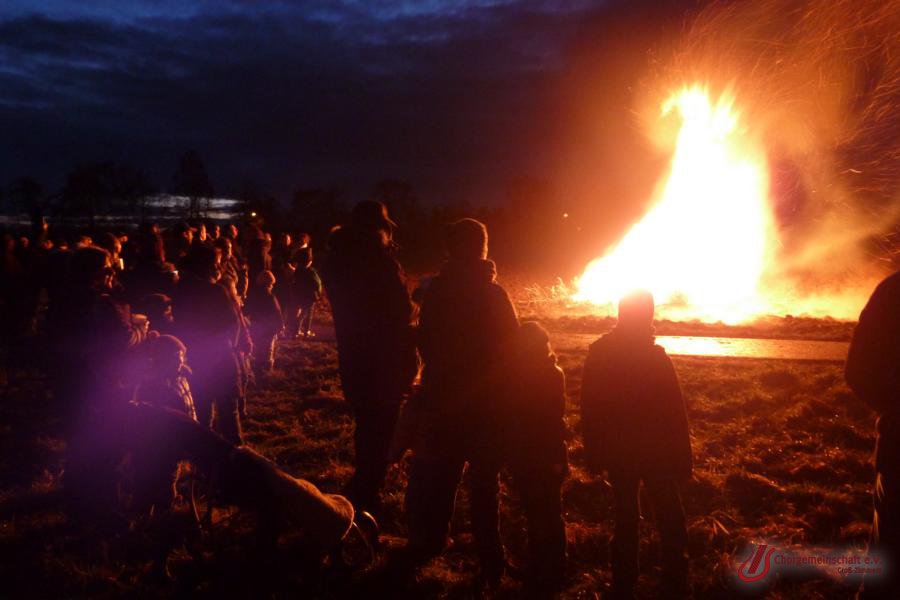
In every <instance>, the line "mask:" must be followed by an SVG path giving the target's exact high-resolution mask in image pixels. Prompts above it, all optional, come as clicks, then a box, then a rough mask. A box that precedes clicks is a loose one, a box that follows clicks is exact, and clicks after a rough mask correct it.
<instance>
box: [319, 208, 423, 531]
mask: <svg viewBox="0 0 900 600" xmlns="http://www.w3.org/2000/svg"><path fill="white" fill-rule="evenodd" d="M394 227H395V225H394V223H393V221H391V220H390V218H389V217H388V213H387V209H386V208H385V206H384V205H383V204H381V203H380V202H375V201H365V202H360V203H359V204H357V205H356V207H355V208H354V209H353V213H352V218H351V222H350V223H349V224H348V225H344V226H340V227H337V228H335V229H334V230H333V231H332V233H331V236H330V238H329V243H328V245H329V252H328V256H327V258H326V260H325V265H324V268H323V270H322V278H323V280H324V283H325V291H326V293H327V294H328V300H329V302H330V303H331V309H332V314H333V317H334V331H335V337H336V338H337V347H338V370H339V373H340V376H341V388H342V389H343V393H344V398H345V399H346V400H347V402H348V403H349V404H350V406H351V408H352V409H353V416H354V420H355V425H356V427H355V430H354V433H353V441H354V454H355V458H354V460H355V471H354V473H353V477H352V479H351V480H350V483H349V485H348V487H347V490H346V493H347V496H348V497H349V498H350V500H351V501H352V502H353V505H354V506H355V507H356V508H357V510H362V511H368V512H370V513H372V514H374V515H376V516H378V513H379V510H380V506H381V501H380V493H381V488H382V486H383V485H384V478H385V475H386V473H387V468H388V465H389V452H390V445H391V439H392V438H393V434H394V428H395V427H396V424H397V416H398V413H399V409H400V404H401V402H402V399H403V398H404V396H405V395H407V394H408V393H409V391H410V389H411V387H412V382H413V379H414V378H415V376H416V374H417V372H418V358H417V356H416V348H415V342H414V340H413V335H412V327H411V324H412V322H413V318H414V314H413V305H412V302H411V301H410V299H409V291H408V290H407V287H406V281H405V276H404V273H403V269H402V268H401V266H400V263H399V262H397V259H396V258H395V257H394V252H393V243H392V233H393V229H394Z"/></svg>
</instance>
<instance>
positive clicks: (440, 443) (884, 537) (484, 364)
mask: <svg viewBox="0 0 900 600" xmlns="http://www.w3.org/2000/svg"><path fill="white" fill-rule="evenodd" d="M395 229H396V224H395V223H394V222H393V221H391V219H390V216H389V214H388V211H387V209H386V208H385V207H384V206H383V205H382V204H380V203H378V202H373V201H366V202H361V203H360V204H358V205H357V206H356V207H355V208H354V210H353V212H352V214H351V218H350V220H349V222H348V223H345V224H342V225H339V226H336V227H335V228H334V229H333V230H332V232H331V234H330V236H329V239H328V240H327V252H326V254H325V255H324V260H322V261H320V262H319V263H318V267H319V268H318V269H317V268H314V267H313V254H312V249H311V240H310V238H309V236H308V235H305V234H302V233H301V234H299V235H296V236H292V235H290V234H288V233H282V234H280V235H278V236H275V237H273V236H272V235H270V234H269V233H266V232H264V231H263V230H262V229H260V228H259V227H257V226H254V225H248V226H245V227H243V228H241V229H239V228H238V227H236V226H234V225H229V226H227V227H220V226H219V225H218V224H214V223H204V222H198V223H192V224H181V225H178V226H175V227H172V228H171V229H170V230H168V231H167V232H165V235H164V234H163V233H162V232H161V231H160V230H159V229H158V228H157V227H156V226H154V225H142V226H141V227H140V228H139V229H138V231H137V232H136V233H134V234H133V235H127V236H126V235H114V234H103V235H100V236H97V237H96V239H92V238H90V237H87V236H80V237H78V238H76V239H74V240H67V239H64V238H58V239H54V238H52V237H51V236H50V235H49V230H48V228H47V227H46V225H43V226H41V227H38V228H37V229H36V230H35V232H34V233H33V235H32V236H30V237H22V238H20V239H15V238H13V237H12V236H9V235H7V236H5V237H4V247H3V254H2V280H0V299H2V302H3V306H4V309H5V313H6V318H5V319H4V320H3V325H4V329H3V332H2V333H3V336H4V342H5V345H6V347H7V348H10V349H14V348H16V345H17V344H18V343H20V341H21V340H22V339H25V338H27V337H28V336H30V335H34V334H35V332H36V330H37V329H41V330H43V332H44V333H45V335H46V339H47V345H46V348H47V351H48V354H47V363H46V364H47V368H48V370H49V371H50V372H51V374H52V376H53V382H54V393H55V397H56V398H57V400H58V401H59V406H61V407H64V409H65V410H66V411H67V414H66V415H65V422H66V423H67V442H68V453H69V456H68V466H67V470H66V486H67V487H70V488H74V489H81V488H83V487H85V486H87V487H91V488H96V487H97V485H96V482H97V478H98V473H104V472H107V471H108V468H107V469H106V470H105V469H104V468H103V465H104V464H106V463H108V462H109V461H110V460H112V459H113V458H115V457H113V456H110V452H109V451H108V447H107V446H106V445H104V444H105V443H104V442H102V441H101V442H98V440H103V439H104V436H103V435H99V434H98V432H103V431H108V430H109V429H110V422H111V421H110V419H109V417H108V415H109V414H115V411H116V407H118V406H122V405H125V404H128V405H130V406H142V407H148V406H155V407H159V408H161V409H165V410H166V411H170V412H172V413H178V414H179V415H181V416H182V417H183V418H184V419H187V421H189V422H191V423H194V424H195V425H196V427H199V428H200V429H202V430H203V431H204V432H209V435H212V436H213V437H214V438H215V440H216V441H214V442H204V441H203V440H206V439H207V438H206V437H204V436H205V435H207V434H206V433H204V434H203V435H200V434H197V433H196V431H198V430H197V429H196V427H195V428H193V429H192V428H191V427H192V426H188V427H185V426H184V421H179V423H181V425H179V428H175V429H177V431H181V432H182V433H181V434H178V435H182V436H187V435H188V434H185V433H183V432H184V431H188V430H189V431H191V432H194V433H191V434H189V435H190V436H199V437H196V439H194V438H192V439H193V441H192V442H191V444H193V446H197V445H201V446H202V445H203V444H207V446H204V449H203V450H196V449H195V450H194V451H193V453H192V454H191V456H192V457H193V456H197V455H199V456H201V457H207V460H208V462H210V461H213V460H212V459H209V458H208V457H209V456H213V455H215V456H218V455H219V454H222V453H223V452H220V451H219V450H216V451H215V452H214V451H213V450H210V449H209V448H213V447H215V448H219V447H220V446H218V445H217V444H219V445H220V444H222V443H224V444H227V446H222V448H231V449H234V448H239V447H240V446H241V445H242V443H243V439H242V431H241V421H242V419H245V418H246V416H247V411H248V406H247V402H246V397H247V390H248V388H250V387H251V386H253V385H256V386H265V384H266V378H267V376H268V373H269V372H270V371H271V369H272V368H273V364H274V361H275V356H276V354H275V346H276V344H277V341H278V339H279V338H285V337H288V338H302V339H306V340H308V339H310V338H311V337H313V336H314V335H315V332H314V331H313V327H312V317H313V312H314V308H315V306H316V304H317V302H318V300H319V298H320V296H321V295H322V294H323V293H324V294H326V295H327V298H328V302H329V304H330V307H331V311H332V316H333V321H334V332H335V337H336V341H337V348H338V360H339V373H340V378H341V386H342V390H343V396H344V399H345V400H346V402H347V403H348V404H349V406H350V408H351V409H352V413H353V417H354V424H355V429H354V473H353V476H352V478H351V480H350V481H349V483H348V484H347V486H346V488H345V490H344V492H343V493H344V494H345V495H346V498H347V500H349V504H351V505H352V507H353V509H352V510H350V511H349V512H350V513H352V512H354V511H355V513H356V514H371V515H374V517H375V518H376V519H377V518H378V517H380V516H381V515H382V506H381V493H382V488H383V486H384V482H385V477H386V473H387V471H388V469H389V467H390V465H391V464H392V463H393V462H396V461H397V460H399V458H400V457H402V456H404V455H405V454H407V453H409V454H410V455H411V456H410V462H409V477H408V484H407V489H406V497H405V506H404V508H405V515H406V521H407V526H408V542H407V544H406V546H405V547H403V548H401V549H398V550H396V551H395V552H393V553H392V554H391V555H390V556H389V557H388V560H387V564H388V565H389V566H391V567H394V568H396V569H397V572H405V573H413V572H415V570H416V569H417V568H418V567H420V566H422V565H424V564H425V563H426V562H427V561H429V560H430V559H432V558H434V557H435V556H437V555H439V554H440V553H441V552H442V551H443V550H444V547H445V545H446V542H447V537H448V533H449V527H450V522H451V518H452V516H453V512H454V508H455V500H456V495H457V488H458V487H459V485H460V483H461V480H462V478H463V473H464V472H467V473H468V475H467V481H468V486H469V499H470V514H471V528H472V533H473V538H474V541H475V547H476V550H477V554H478V559H479V565H480V577H481V580H482V581H483V582H484V584H485V585H487V586H496V585H497V584H498V583H499V582H500V580H501V579H502V577H503V576H504V574H505V573H507V572H509V570H510V566H509V564H508V561H507V558H506V556H505V552H504V545H503V541H502V539H501V535H500V531H499V511H500V501H499V497H500V495H499V475H500V472H501V471H502V470H506V471H507V472H508V473H509V474H510V475H511V480H512V483H513V486H514V488H515V489H516V491H517V493H518V494H519V495H520V498H521V501H522V506H523V509H524V513H525V517H526V522H527V529H528V552H529V554H528V564H527V566H526V568H525V569H523V573H524V575H523V579H524V580H525V584H526V586H527V588H528V589H530V590H533V591H536V592H540V593H552V592H554V591H556V590H559V589H560V588H561V587H562V586H563V583H564V580H565V577H566V533H565V521H564V514H563V509H562V505H561V490H562V486H563V483H564V480H565V478H566V476H567V473H568V468H569V467H568V457H567V443H566V442H567V439H568V438H569V437H570V436H571V433H570V432H568V431H567V426H566V424H565V421H564V419H563V415H564V412H565V407H566V386H565V376H564V373H563V371H562V370H561V369H560V367H559V366H558V365H557V360H556V356H555V355H554V353H553V350H552V348H551V346H550V341H549V336H548V334H547V332H546V331H545V330H544V329H543V328H542V327H541V326H540V325H539V324H537V323H535V322H531V321H524V322H520V320H519V318H518V316H517V314H516V310H515V308H514V306H513V304H512V302H511V301H510V298H509V296H508V294H507V292H506V291H505V290H504V289H503V287H501V285H500V284H498V283H497V271H496V266H495V264H494V262H492V261H491V260H489V259H488V258H487V257H488V232H487V229H486V227H485V225H484V224H482V223H480V222H479V221H476V220H474V219H462V220H460V221H456V222H454V223H451V224H448V225H447V228H446V239H445V245H446V250H447V260H446V262H445V263H444V265H443V267H442V268H441V270H440V272H439V273H438V274H436V275H434V276H432V277H426V278H423V279H421V280H420V282H419V285H418V287H417V288H416V289H414V290H412V291H411V290H409V289H408V287H407V280H406V278H405V276H404V273H403V269H402V267H401V266H400V264H399V262H398V261H397V258H396V252H395V244H394V241H393V233H394V231H395ZM319 272H321V278H320V276H319ZM897 281H898V279H897V276H894V278H892V279H889V280H888V281H887V282H885V283H884V284H882V286H881V287H879V290H878V291H877V292H876V294H875V296H874V297H873V299H872V301H871V302H870V305H869V306H868V307H867V308H866V310H865V311H864V313H863V316H862V318H861V320H860V326H859V328H858V331H857V335H856V337H855V339H854V343H853V345H852V349H851V353H850V360H849V363H848V382H849V383H850V385H851V387H852V388H853V389H854V391H856V392H857V394H859V396H860V397H861V398H862V399H863V400H865V401H866V402H868V403H869V404H870V405H872V406H873V407H874V408H875V409H876V410H877V411H878V412H879V414H881V421H880V425H879V431H880V441H879V447H878V465H877V466H878V472H879V476H878V477H879V478H878V486H877V494H876V526H875V528H874V530H875V531H874V538H873V542H874V543H875V544H877V545H878V547H879V548H881V549H882V551H884V552H888V553H891V552H893V551H894V550H895V549H896V548H897V547H898V546H900V541H898V540H900V536H898V535H897V532H898V531H900V528H898V527H897V525H896V524H895V523H894V521H893V519H895V518H896V515H897V514H898V513H900V511H898V510H897V509H896V507H895V504H896V503H897V502H898V499H897V498H898V495H897V494H895V493H894V492H893V490H892V488H891V484H892V482H893V480H894V479H896V478H897V475H896V464H897V458H896V451H895V450H896V447H897V442H896V440H895V439H894V438H895V437H896V433H895V432H896V428H892V427H891V424H892V423H893V420H895V417H894V412H895V411H896V408H895V407H894V405H895V402H893V401H895V400H897V399H898V393H900V392H898V390H900V381H898V373H900V369H898V368H897V364H898V353H900V350H898V347H900V346H898V343H897V340H898V339H900V333H898V322H900V316H898V311H900V308H898V307H900V301H898V298H900V294H898V284H897ZM42 306H46V310H45V311H44V310H42ZM653 316H654V300H653V297H652V296H651V295H650V294H649V293H647V292H641V291H636V292H633V293H631V294H629V295H627V296H625V297H624V298H622V299H621V301H620V304H619V310H618V322H617V325H616V327H615V328H614V329H613V330H612V331H611V332H609V333H607V334H606V335H604V336H602V337H601V338H600V339H598V340H597V341H596V342H595V343H594V344H592V345H591V347H590V349H589V352H588V355H587V358H586V361H585V364H584V368H583V382H582V391H581V398H580V409H581V435H582V438H583V443H584V456H585V461H586V464H587V467H588V468H589V469H590V470H591V471H593V472H595V473H603V472H605V473H607V474H608V480H609V482H610V484H611V486H612V492H613V494H612V495H613V498H614V505H615V519H616V523H615V533H614V536H613V542H612V549H611V550H612V552H611V563H612V576H613V578H612V589H611V593H612V595H613V596H614V597H631V596H632V595H633V593H634V588H635V585H636V582H637V578H638V573H639V568H638V549H639V543H638V540H639V519H640V514H641V510H640V506H639V490H640V488H641V485H643V486H644V488H645V490H646V492H647V497H648V499H649V500H650V502H651V504H652V508H653V514H654V515H655V517H656V522H657V526H658V528H659V533H660V538H661V550H662V566H663V569H662V578H663V581H662V583H661V588H660V589H664V590H666V591H667V592H668V593H670V594H671V595H672V596H675V597H678V596H683V595H686V594H687V593H688V592H689V587H690V582H689V576H688V557H687V541H688V540H687V529H686V525H685V515H684V510H683V508H682V502H681V497H680V493H679V485H680V484H681V483H682V482H683V481H685V480H686V479H688V478H690V477H691V473H692V465H693V462H692V453H691V442H690V432H689V424H688V419H687V412H686V409H685V403H684V399H683V397H682V393H681V390H680V387H679V382H678V377H677V374H676V372H675V369H674V368H673V365H672V362H671V360H670V359H669V357H668V356H667V355H666V352H665V351H664V350H663V349H662V347H661V346H659V345H657V344H655V342H654V334H653ZM10 354H12V351H11V352H10ZM287 375H288V376H291V374H290V373H288V374H287ZM145 420H146V419H145ZM150 421H152V419H150ZM113 422H114V421H113ZM161 422H162V423H165V422H166V421H165V419H163V420H162V421H161ZM212 432H215V433H212ZM164 435H174V434H171V433H168V434H164ZM201 438H202V439H201ZM141 439H144V440H146V439H147V437H146V435H145V436H144V437H143V438H141ZM209 439H212V438H209ZM198 440H200V441H198ZM193 446H192V447H193ZM217 452H218V453H219V454H216V453H217ZM226 454H227V453H226ZM139 458H140V460H141V461H143V462H142V463H141V464H142V465H143V467H142V469H143V470H145V471H147V472H150V471H154V468H153V461H154V458H153V455H152V453H150V454H148V453H146V452H145V453H143V454H141V455H140V457H139ZM228 460H231V459H228V458H222V459H221V460H220V461H219V462H220V463H221V462H227V461H228ZM261 460H264V459H262V458H261V457H251V458H246V457H245V459H244V462H245V463H252V464H259V461H261ZM254 461H255V462H254ZM213 462H214V461H213ZM232 462H233V461H232ZM98 465H99V466H100V467H98ZM107 467H108V465H107ZM220 468H225V467H220ZM156 472H157V474H158V475H157V476H156V477H154V478H152V479H151V480H150V481H151V482H152V484H151V485H150V487H151V488H153V489H151V490H148V492H147V493H148V495H149V496H151V497H154V498H158V497H159V495H160V494H161V493H162V492H161V490H160V487H161V486H163V484H164V480H165V479H166V478H167V477H170V476H171V471H170V469H169V468H168V466H167V467H166V468H165V469H163V470H162V472H161V474H160V471H159V469H156ZM160 482H163V483H160ZM310 493H311V494H313V495H314V496H315V494H316V493H317V491H316V490H314V489H313V490H310ZM315 497H316V498H317V502H319V504H322V503H324V504H325V505H327V507H326V508H327V509H328V510H330V509H332V508H335V506H337V508H335V510H337V511H338V512H340V513H341V514H342V515H344V516H346V515H347V514H348V510H347V508H346V506H345V505H343V504H341V502H342V501H343V499H342V498H340V497H336V496H334V497H326V496H321V497H319V496H315ZM96 498H97V495H96V494H92V495H90V496H89V497H88V501H87V502H86V503H85V504H87V506H81V507H80V509H82V510H84V511H86V512H90V510H91V509H92V508H93V509H94V510H95V511H96V509H97V507H96ZM158 502H162V500H158ZM92 503H94V505H93V506H91V504H92ZM335 503H337V505H335ZM313 512H315V511H313ZM326 512H328V511H327V510H326ZM317 518H318V517H317ZM300 520H301V521H302V520H303V519H300ZM336 523H337V524H336V525H335V526H334V527H332V528H330V529H329V532H333V531H340V532H346V525H347V522H346V518H344V519H337V520H336ZM330 535H331V536H332V537H334V534H333V533H330ZM869 589H870V591H872V590H873V589H874V586H870V587H869ZM873 593H874V592H873Z"/></svg>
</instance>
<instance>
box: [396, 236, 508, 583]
mask: <svg viewBox="0 0 900 600" xmlns="http://www.w3.org/2000/svg"><path fill="white" fill-rule="evenodd" d="M487 242H488V235H487V228H486V227H485V226H484V224H483V223H481V222H479V221H476V220H475V219H462V220H460V221H457V222H455V223H452V224H450V225H449V226H448V228H447V237H446V244H447V251H448V260H447V262H446V263H445V264H444V266H443V268H442V270H441V272H440V274H438V275H437V276H436V277H434V278H433V279H432V280H431V282H430V283H429V285H428V287H427V289H426V290H425V291H424V294H423V298H422V307H421V316H420V320H419V349H420V351H421V354H422V360H423V363H424V367H423V371H422V388H421V396H420V397H419V401H420V402H421V405H422V410H423V412H424V414H425V418H424V419H423V427H424V428H425V431H424V432H423V435H421V436H420V439H421V440H423V444H422V445H421V446H420V447H414V448H413V459H412V464H411V466H410V475H409V484H408V487H407V492H406V509H407V515H408V519H409V545H408V546H407V548H408V557H409V558H412V559H414V560H415V561H417V562H418V563H420V564H421V563H423V562H424V561H426V560H428V559H429V558H431V557H433V556H435V555H437V554H439V553H440V552H441V551H442V550H443V548H444V545H445V544H446V541H447V534H448V531H449V526H450V520H451V518H452V515H453V511H454V501H455V498H456V489H457V487H458V485H459V482H460V479H461V477H462V474H463V470H464V468H465V467H466V465H467V464H468V470H469V475H468V478H469V484H470V487H471V494H470V506H471V514H472V530H473V534H474V537H475V543H476V547H477V549H478V555H479V561H480V563H481V571H482V578H483V580H484V581H485V583H488V584H495V583H498V582H499V580H500V578H501V577H502V575H503V572H504V570H505V568H506V562H505V558H504V551H503V546H502V544H501V542H500V534H499V530H498V520H499V515H498V512H499V499H498V491H499V486H498V478H497V477H498V472H499V470H500V464H501V460H502V458H501V448H500V446H502V442H501V434H500V430H501V429H502V426H501V422H500V421H501V413H502V407H503V403H504V400H503V396H504V392H505V391H506V390H505V388H504V383H505V380H506V379H507V378H508V372H507V371H508V369H507V368H506V366H507V363H506V362H505V360H504V359H505V358H506V357H507V356H508V354H509V353H510V352H511V350H512V347H513V345H514V343H515V338H516V335H517V333H518V330H519V321H518V318H517V316H516V311H515V308H514V307H513V305H512V302H510V300H509V296H508V295H507V293H506V290H504V289H503V288H502V287H501V286H500V285H499V284H498V283H497V282H496V277H497V273H496V268H495V265H494V263H493V261H490V260H487V246H488V244H487Z"/></svg>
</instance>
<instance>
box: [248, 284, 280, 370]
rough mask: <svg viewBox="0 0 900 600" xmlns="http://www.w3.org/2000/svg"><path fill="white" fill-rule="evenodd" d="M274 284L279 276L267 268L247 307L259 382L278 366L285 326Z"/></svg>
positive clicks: (249, 294)
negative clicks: (277, 352)
mask: <svg viewBox="0 0 900 600" xmlns="http://www.w3.org/2000/svg"><path fill="white" fill-rule="evenodd" d="M274 287H275V276H274V275H273V274H272V272H271V271H263V272H262V273H260V274H259V275H258V276H257V277H256V281H255V282H254V283H253V287H251V288H250V292H249V293H248V294H247V304H246V305H245V306H244V313H245V314H246V315H247V317H248V318H249V319H250V337H251V339H252V340H253V370H254V372H255V374H256V377H257V382H259V381H261V380H262V377H263V376H264V375H266V374H267V373H271V372H272V369H273V368H275V341H276V339H277V338H278V334H279V332H280V331H281V329H282V326H283V325H282V315H281V306H280V304H279V303H278V298H276V297H275V294H274V293H273V292H272V290H273V289H274Z"/></svg>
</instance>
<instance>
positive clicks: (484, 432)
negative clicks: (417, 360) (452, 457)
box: [419, 260, 519, 449]
mask: <svg viewBox="0 0 900 600" xmlns="http://www.w3.org/2000/svg"><path fill="white" fill-rule="evenodd" d="M495 279H496V270H495V267H494V263H493V262H491V261H489V260H476V261H449V262H448V263H447V264H446V265H444V268H443V269H442V270H441V273H440V274H439V275H438V276H437V277H435V278H434V279H433V280H432V281H431V283H430V284H429V285H428V288H427V290H426V291H425V294H424V297H423V299H422V312H421V317H420V319H419V349H420V351H421V354H422V360H423V362H424V368H423V371H422V394H423V403H424V406H425V410H426V412H427V413H428V414H429V415H430V417H429V421H430V422H431V426H432V427H433V428H434V431H432V432H431V434H432V435H431V436H430V437H432V439H433V442H434V444H435V446H436V447H437V448H439V449H442V448H445V446H446V445H449V446H455V445H457V444H462V445H465V444H466V439H465V438H468V437H472V438H473V443H475V444H479V443H480V441H479V440H481V441H487V440H489V439H492V440H493V442H492V445H493V446H498V445H499V444H498V439H499V438H498V437H496V436H498V435H499V431H498V428H499V425H500V423H499V421H500V413H501V412H502V409H503V405H504V398H503V395H504V392H505V391H506V388H505V386H504V384H505V383H506V379H507V377H508V373H507V371H506V367H507V366H508V360H506V359H507V358H508V357H509V355H510V353H511V349H512V346H513V344H514V342H515V336H516V334H517V332H518V328H519V321H518V318H517V317H516V310H515V308H514V307H513V305H512V302H510V300H509V296H508V295H507V293H506V291H505V290H504V289H503V288H502V287H500V285H498V284H497V283H496V281H495ZM476 438H477V439H476Z"/></svg>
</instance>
